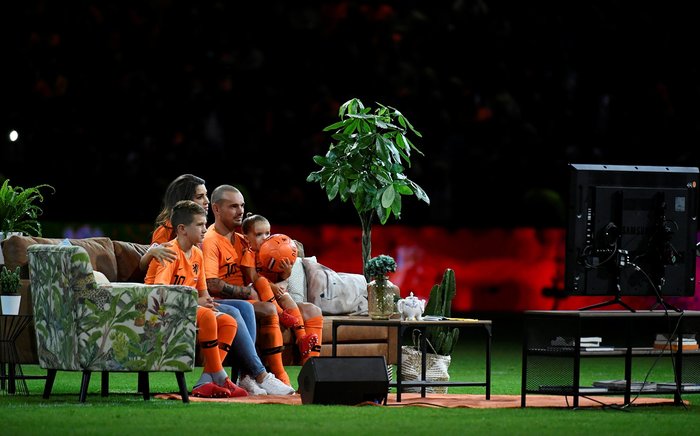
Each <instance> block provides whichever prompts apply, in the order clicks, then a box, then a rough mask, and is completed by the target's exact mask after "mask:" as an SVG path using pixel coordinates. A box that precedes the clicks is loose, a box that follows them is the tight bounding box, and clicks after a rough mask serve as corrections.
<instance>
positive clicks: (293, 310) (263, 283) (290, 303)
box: [241, 215, 323, 365]
mask: <svg viewBox="0 0 700 436" xmlns="http://www.w3.org/2000/svg"><path fill="white" fill-rule="evenodd" d="M241 230H242V232H243V235H244V237H245V238H246V241H247V242H248V250H250V251H251V252H252V254H253V256H254V258H255V268H248V267H243V268H242V270H243V277H244V280H245V281H246V282H250V283H253V286H254V287H255V290H256V291H257V292H258V295H259V296H260V299H261V300H262V301H270V302H273V303H275V305H276V307H277V313H278V315H279V317H280V324H282V325H284V326H285V327H287V328H291V329H293V331H294V336H295V337H296V343H297V346H298V347H299V352H300V353H301V364H302V365H303V364H304V363H306V361H307V360H308V359H309V357H311V356H314V355H315V356H318V355H319V354H320V352H321V346H320V338H319V336H318V334H316V333H307V332H306V326H305V325H304V319H303V318H302V316H301V312H300V311H299V307H298V306H297V303H296V302H295V301H294V300H293V299H292V297H291V295H289V293H287V292H285V289H282V288H281V287H280V286H279V285H277V283H279V282H281V281H282V280H286V279H288V278H289V276H290V274H291V272H292V264H291V263H290V262H289V261H288V260H287V259H286V258H285V259H282V262H281V264H280V265H281V266H282V268H283V272H281V273H277V272H274V271H270V270H268V269H266V268H265V267H264V266H263V265H262V264H261V262H260V260H259V256H258V252H259V250H260V245H262V243H263V241H264V240H265V239H267V238H268V237H269V236H270V222H269V221H268V220H267V218H265V217H264V216H262V215H249V216H248V217H246V218H245V219H244V220H243V222H242V224H241ZM321 322H323V321H322V320H321Z"/></svg>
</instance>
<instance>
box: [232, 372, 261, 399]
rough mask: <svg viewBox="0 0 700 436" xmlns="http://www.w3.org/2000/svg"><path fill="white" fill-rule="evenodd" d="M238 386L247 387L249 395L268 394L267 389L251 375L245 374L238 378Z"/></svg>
mask: <svg viewBox="0 0 700 436" xmlns="http://www.w3.org/2000/svg"><path fill="white" fill-rule="evenodd" d="M237 384H238V386H240V387H242V388H243V389H245V390H246V391H247V392H248V394H249V395H267V391H266V390H265V389H263V388H261V387H260V385H259V384H258V383H257V382H256V381H255V380H254V379H253V378H252V377H251V376H249V375H245V376H244V377H242V378H240V377H239V378H238V383H237Z"/></svg>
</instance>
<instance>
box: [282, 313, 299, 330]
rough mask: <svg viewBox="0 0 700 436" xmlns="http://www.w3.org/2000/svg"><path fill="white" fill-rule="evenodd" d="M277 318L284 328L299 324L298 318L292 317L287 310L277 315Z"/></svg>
mask: <svg viewBox="0 0 700 436" xmlns="http://www.w3.org/2000/svg"><path fill="white" fill-rule="evenodd" d="M279 318H280V324H282V326H283V327H284V328H288V329H290V328H292V327H294V326H295V325H297V324H299V318H297V317H296V316H294V315H292V314H291V312H290V311H289V309H284V311H283V312H282V313H280V314H279Z"/></svg>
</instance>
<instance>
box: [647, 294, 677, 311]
mask: <svg viewBox="0 0 700 436" xmlns="http://www.w3.org/2000/svg"><path fill="white" fill-rule="evenodd" d="M658 307H661V308H662V309H663V310H668V309H671V310H673V311H674V312H679V313H680V312H683V311H682V310H681V309H679V308H677V307H676V306H674V305H673V304H671V303H667V302H666V301H665V300H664V299H663V298H661V297H659V296H657V297H656V303H654V305H653V306H651V309H649V310H655V309H656V308H658Z"/></svg>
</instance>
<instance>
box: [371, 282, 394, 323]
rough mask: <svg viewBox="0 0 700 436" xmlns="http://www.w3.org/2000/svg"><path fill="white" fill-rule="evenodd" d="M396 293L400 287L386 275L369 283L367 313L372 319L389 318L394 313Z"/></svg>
mask: <svg viewBox="0 0 700 436" xmlns="http://www.w3.org/2000/svg"><path fill="white" fill-rule="evenodd" d="M394 295H397V296H398V295H399V287H398V286H396V285H395V284H393V283H391V281H390V280H389V279H387V278H386V277H381V278H375V279H374V280H372V281H371V282H369V283H368V284H367V313H368V314H369V317H370V318H372V319H389V318H391V315H393V314H394V307H395V304H394Z"/></svg>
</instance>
